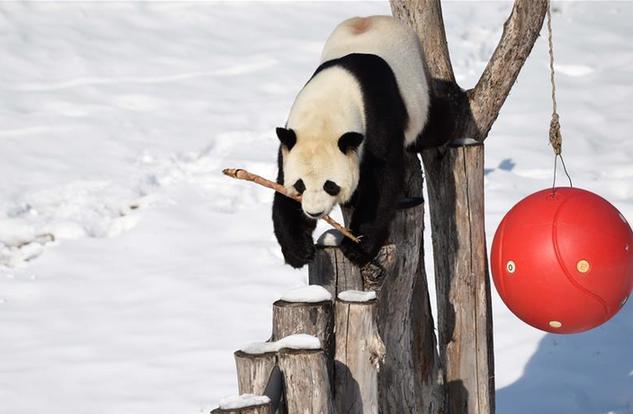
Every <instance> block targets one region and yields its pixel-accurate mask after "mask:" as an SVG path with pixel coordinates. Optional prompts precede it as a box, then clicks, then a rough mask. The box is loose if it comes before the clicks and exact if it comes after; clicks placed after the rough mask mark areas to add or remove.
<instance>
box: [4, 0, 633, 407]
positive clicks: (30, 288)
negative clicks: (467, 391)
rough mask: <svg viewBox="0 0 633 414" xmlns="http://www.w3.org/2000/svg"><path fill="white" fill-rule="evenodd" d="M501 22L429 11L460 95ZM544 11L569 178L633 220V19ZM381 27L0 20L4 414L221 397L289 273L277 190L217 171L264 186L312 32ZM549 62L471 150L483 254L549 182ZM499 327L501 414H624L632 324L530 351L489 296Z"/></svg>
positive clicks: (530, 344)
mask: <svg viewBox="0 0 633 414" xmlns="http://www.w3.org/2000/svg"><path fill="white" fill-rule="evenodd" d="M509 10H510V4H509V3H507V2H485V3H453V2H451V3H446V4H445V5H444V14H445V18H446V28H447V31H448V36H449V44H450V47H451V53H452V57H453V62H454V66H455V70H456V73H457V75H458V77H459V81H460V82H461V83H462V85H463V86H465V87H470V86H472V85H473V84H474V82H475V81H476V79H477V76H478V74H479V73H480V72H481V70H482V69H483V67H484V65H485V63H486V61H487V59H488V57H489V55H490V54H491V52H492V50H493V49H494V46H495V44H496V41H497V38H498V36H499V35H500V32H501V29H502V22H503V20H504V19H505V17H506V16H507V14H508V12H509ZM556 10H557V11H556V12H555V13H554V25H555V42H556V44H555V47H556V53H557V58H558V64H557V69H558V70H559V75H558V82H559V102H560V114H561V120H562V125H563V134H564V140H565V141H564V151H565V157H566V161H567V164H568V167H569V169H570V171H571V173H572V174H573V178H574V181H575V184H576V185H578V186H580V187H583V188H587V189H589V190H593V191H597V192H599V193H600V194H601V195H603V196H604V197H606V198H607V199H609V200H610V201H611V202H612V203H613V204H615V205H616V206H617V207H618V208H619V209H620V210H621V211H622V213H623V214H624V215H625V217H627V218H628V219H629V221H632V220H633V141H632V140H631V139H629V135H630V131H631V129H632V127H633V125H632V120H631V113H632V109H633V104H631V102H633V87H632V85H631V71H632V69H633V46H632V45H631V42H630V39H631V37H632V36H633V26H631V24H630V20H631V18H633V4H631V3H628V2H617V3H608V2H607V3H605V2H599V3H598V2H586V3H585V2H567V3H560V4H558V5H556ZM388 11H389V9H388V6H387V5H386V4H385V3H382V2H371V3H362V2H359V3H344V4H338V3H301V4H299V3H291V2H287V3H257V4H254V3H174V2H158V3H122V2H116V3H107V4H106V3H97V2H86V3H69V2H60V3H17V2H4V3H1V4H0V61H1V62H2V70H0V96H1V98H2V99H0V332H1V336H0V338H1V340H0V414H27V413H28V414H31V413H33V412H37V411H43V410H46V411H47V412H51V413H67V412H71V413H78V414H81V413H88V412H91V413H117V412H125V413H152V414H159V413H165V414H167V413H176V412H179V413H199V412H206V411H208V410H209V409H210V408H212V407H214V406H216V405H217V402H218V401H219V400H220V399H221V398H222V397H224V396H227V395H234V394H235V393H236V379H235V373H234V366H233V360H232V352H233V351H234V350H236V349H238V348H240V347H243V346H245V345H246V344H249V343H252V342H254V341H261V340H265V339H266V338H268V337H269V334H270V323H271V321H270V318H271V304H272V302H273V301H274V300H275V299H276V298H278V297H279V296H280V295H281V294H282V293H283V292H285V291H287V290H289V289H291V288H295V287H299V286H303V285H305V283H306V271H305V270H299V271H297V270H293V269H290V268H289V267H287V266H284V265H283V264H282V259H281V255H280V252H279V248H278V247H277V244H276V242H275V240H274V237H273V235H272V225H271V221H270V211H269V209H270V204H271V200H272V194H271V193H270V191H268V190H266V189H263V188H259V187H257V186H254V185H252V184H248V183H239V182H235V181H232V180H229V179H227V178H225V177H223V176H222V175H221V174H220V170H221V169H222V168H224V167H243V168H247V169H250V170H252V171H253V172H256V173H259V174H261V175H264V176H267V177H273V176H274V174H275V154H276V145H277V144H276V139H275V138H274V134H273V128H274V127H275V126H278V125H282V124H283V123H284V121H285V116H286V114H287V110H288V108H289V105H290V104H291V102H292V100H293V98H294V95H295V94H296V92H297V90H298V89H299V88H300V86H301V85H302V84H303V83H304V82H305V80H306V79H307V77H308V76H309V75H310V73H311V72H312V71H313V70H314V68H315V67H316V64H317V61H318V56H319V53H320V48H321V46H322V44H323V42H324V40H325V39H326V37H327V35H328V33H329V32H330V31H331V30H332V28H333V27H334V25H335V24H336V23H337V22H339V21H340V20H342V19H343V18H345V17H348V16H352V15H367V14H375V13H388ZM546 57H547V53H546V49H545V38H544V37H543V36H542V37H541V39H539V41H538V42H537V45H536V47H535V49H534V51H533V54H532V56H531V57H530V59H529V60H528V63H527V65H526V66H525V68H524V71H523V72H522V74H521V76H520V77H519V80H518V82H517V84H516V86H515V88H514V89H513V91H512V93H511V95H510V97H509V100H508V102H507V104H506V106H505V107H504V108H503V111H502V112H501V115H500V117H499V119H498V121H497V123H496V124H495V126H494V128H493V130H492V133H491V136H490V139H489V141H487V142H488V144H487V153H486V156H487V161H486V192H487V193H486V202H487V233H488V237H489V239H490V238H491V237H492V235H493V234H494V229H495V228H496V225H497V224H498V223H499V221H500V220H501V217H502V215H503V213H504V212H505V211H507V209H509V208H510V207H511V206H512V205H513V204H514V203H515V202H517V201H518V200H519V199H521V198H522V197H523V196H525V195H527V194H529V193H530V192H532V191H535V190H537V189H540V188H543V187H546V186H548V185H550V182H551V167H552V161H553V157H552V154H551V152H550V149H549V148H548V146H547V128H548V122H549V111H550V106H549V105H550V104H549V89H548V88H549V86H548V73H547V60H546ZM560 182H561V183H562V182H563V180H562V179H561V181H560ZM321 228H323V229H325V228H326V227H325V226H321ZM427 237H428V235H427ZM428 245H430V244H428V243H427V246H428ZM427 268H428V269H431V268H432V267H431V266H430V262H429V264H428V265H427ZM494 316H495V345H496V348H495V353H496V382H497V388H498V394H497V396H498V398H497V400H498V412H499V413H508V414H510V413H511V414H517V413H518V414H524V413H525V414H528V413H536V412H538V413H587V414H589V413H596V414H597V413H605V414H606V413H617V414H630V413H631V412H633V354H631V352H630V349H632V348H633V308H632V307H631V305H630V304H629V305H627V306H626V307H625V308H624V309H623V311H622V312H621V313H620V314H619V315H618V316H616V317H615V318H614V319H613V320H612V321H610V322H609V323H608V324H607V325H605V326H603V327H600V328H598V329H596V330H594V331H591V332H589V333H586V334H581V335H573V336H557V335H545V334H543V333H541V332H538V331H535V330H534V329H532V328H530V327H529V326H527V325H525V324H523V323H521V322H520V321H518V320H517V319H516V318H514V317H513V316H512V315H511V314H510V313H509V312H508V311H507V310H506V309H505V307H504V306H503V304H502V303H501V302H500V301H499V299H498V297H497V296H496V295H494Z"/></svg>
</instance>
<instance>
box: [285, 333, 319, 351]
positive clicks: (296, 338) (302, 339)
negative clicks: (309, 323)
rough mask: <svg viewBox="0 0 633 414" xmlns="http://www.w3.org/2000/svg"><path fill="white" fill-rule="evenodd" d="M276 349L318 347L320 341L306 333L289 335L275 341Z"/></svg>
mask: <svg viewBox="0 0 633 414" xmlns="http://www.w3.org/2000/svg"><path fill="white" fill-rule="evenodd" d="M277 346H278V347H279V348H278V349H320V348H321V341H320V340H319V338H317V337H316V336H312V335H308V334H296V335H289V336H286V337H285V338H281V339H280V340H279V341H277Z"/></svg>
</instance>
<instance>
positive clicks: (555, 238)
mask: <svg viewBox="0 0 633 414" xmlns="http://www.w3.org/2000/svg"><path fill="white" fill-rule="evenodd" d="M576 196H577V195H572V196H571V197H569V198H568V199H567V200H565V201H563V202H562V203H561V204H560V206H558V208H557V209H556V212H555V213H554V218H553V219H552V243H553V244H554V253H555V254H556V260H558V264H559V265H560V267H561V269H563V273H565V276H566V277H567V280H569V282H570V283H571V284H572V285H574V286H575V287H576V288H578V289H580V290H581V291H583V292H585V293H586V294H587V295H589V296H590V297H592V298H594V299H595V300H596V301H597V302H598V303H600V305H602V311H603V313H604V318H605V320H606V318H607V317H608V315H609V307H608V306H607V303H606V302H605V301H604V299H602V298H601V297H600V296H598V295H596V294H595V293H593V292H592V291H590V290H589V289H587V288H585V287H584V286H582V285H581V284H580V283H578V282H577V281H576V280H575V279H574V277H573V276H572V275H571V273H570V272H569V270H568V269H567V266H565V262H564V261H563V257H562V255H561V253H560V248H559V247H558V226H557V225H556V223H558V215H559V214H560V213H561V210H562V208H563V206H564V205H565V204H567V202H569V200H571V199H572V198H574V197H576Z"/></svg>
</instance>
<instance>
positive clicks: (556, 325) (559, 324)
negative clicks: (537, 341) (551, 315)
mask: <svg viewBox="0 0 633 414" xmlns="http://www.w3.org/2000/svg"><path fill="white" fill-rule="evenodd" d="M549 326H551V327H552V328H560V327H561V326H563V324H562V323H560V322H558V321H549Z"/></svg>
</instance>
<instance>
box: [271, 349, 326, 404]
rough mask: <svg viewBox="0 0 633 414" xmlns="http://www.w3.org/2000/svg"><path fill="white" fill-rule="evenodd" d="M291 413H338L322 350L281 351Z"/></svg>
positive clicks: (286, 394)
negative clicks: (335, 409) (335, 408)
mask: <svg viewBox="0 0 633 414" xmlns="http://www.w3.org/2000/svg"><path fill="white" fill-rule="evenodd" d="M278 358H279V367H280V368H281V371H282V373H283V377H284V389H285V397H286V398H285V400H286V407H287V410H288V414H304V413H319V414H332V413H334V404H333V401H334V400H333V394H332V388H331V387H330V379H329V374H328V369H327V365H328V364H327V359H328V358H327V356H326V355H325V352H323V351H322V350H320V349H289V348H285V349H282V350H280V351H279V353H278Z"/></svg>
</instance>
